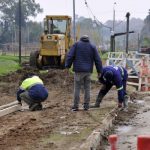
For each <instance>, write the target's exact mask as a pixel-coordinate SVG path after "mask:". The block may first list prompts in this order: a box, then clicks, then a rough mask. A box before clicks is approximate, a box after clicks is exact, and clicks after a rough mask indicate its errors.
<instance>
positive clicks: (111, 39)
mask: <svg viewBox="0 0 150 150" xmlns="http://www.w3.org/2000/svg"><path fill="white" fill-rule="evenodd" d="M115 5H116V2H114V4H113V25H112V31H111V38H110V41H111V48H110V49H111V51H112V52H115V38H114V34H115Z"/></svg>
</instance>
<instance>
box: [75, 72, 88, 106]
mask: <svg viewBox="0 0 150 150" xmlns="http://www.w3.org/2000/svg"><path fill="white" fill-rule="evenodd" d="M82 85H83V88H84V108H89V102H90V88H91V73H85V72H80V73H75V74H74V104H73V107H74V108H78V107H79V102H80V90H81V86H82Z"/></svg>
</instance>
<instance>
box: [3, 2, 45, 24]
mask: <svg viewBox="0 0 150 150" xmlns="http://www.w3.org/2000/svg"><path fill="white" fill-rule="evenodd" d="M21 10H22V12H21V15H22V22H23V24H22V25H24V23H25V22H26V21H27V20H28V18H29V17H30V16H33V17H35V16H37V14H38V13H41V12H43V9H41V8H40V5H39V4H38V3H35V2H34V1H33V0H21ZM0 12H1V20H2V21H7V22H9V23H11V22H15V23H16V25H18V22H19V21H18V19H19V17H18V15H19V0H13V1H10V0H0Z"/></svg>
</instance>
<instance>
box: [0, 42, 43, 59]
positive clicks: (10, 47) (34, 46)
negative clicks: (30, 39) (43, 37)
mask: <svg viewBox="0 0 150 150" xmlns="http://www.w3.org/2000/svg"><path fill="white" fill-rule="evenodd" d="M39 47H40V44H39V43H27V44H22V45H21V56H30V53H31V51H36V50H39ZM0 55H12V56H19V44H18V43H6V44H0Z"/></svg>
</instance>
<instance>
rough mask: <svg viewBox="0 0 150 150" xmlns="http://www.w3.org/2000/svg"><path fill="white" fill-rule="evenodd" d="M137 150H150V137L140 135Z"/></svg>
mask: <svg viewBox="0 0 150 150" xmlns="http://www.w3.org/2000/svg"><path fill="white" fill-rule="evenodd" d="M137 148H138V149H137V150H150V135H139V136H138V140H137Z"/></svg>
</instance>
